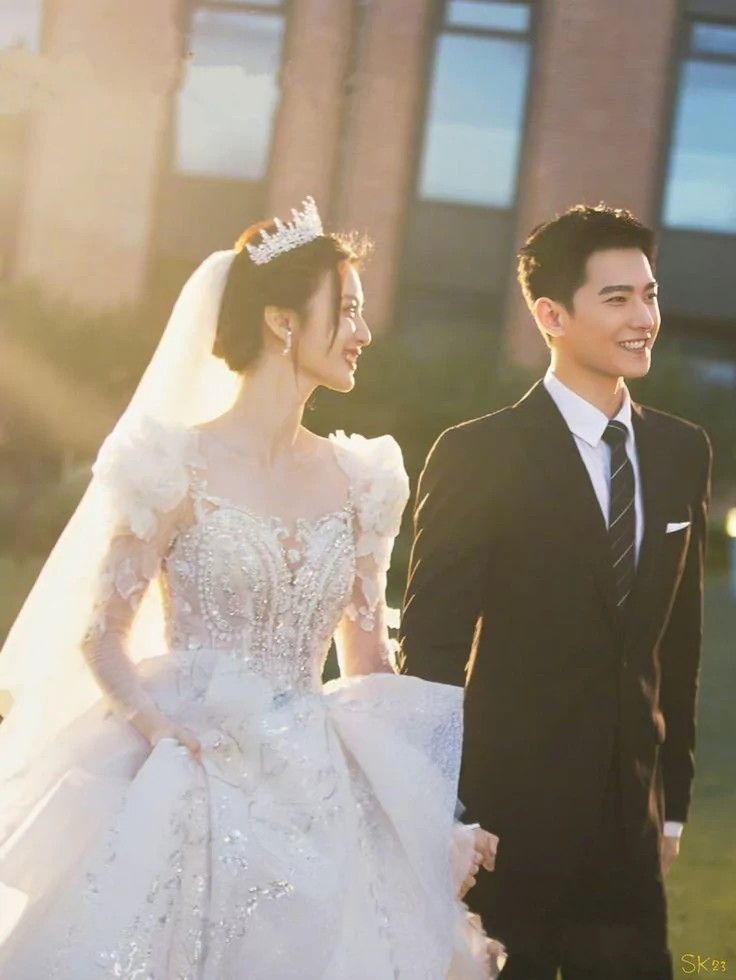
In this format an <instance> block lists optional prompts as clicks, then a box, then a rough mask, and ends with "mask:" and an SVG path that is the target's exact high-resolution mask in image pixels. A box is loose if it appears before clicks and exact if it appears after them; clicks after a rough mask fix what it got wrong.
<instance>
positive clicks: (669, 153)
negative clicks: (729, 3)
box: [657, 11, 736, 237]
mask: <svg viewBox="0 0 736 980" xmlns="http://www.w3.org/2000/svg"><path fill="white" fill-rule="evenodd" d="M698 24H703V25H710V26H714V27H730V28H732V29H733V30H734V31H736V14H734V17H733V19H728V18H726V17H724V16H723V15H718V14H705V13H698V12H696V11H691V12H686V13H684V14H683V15H682V17H681V21H680V31H679V36H678V39H677V44H676V49H675V52H674V58H673V67H672V74H671V80H670V100H669V102H670V106H669V112H668V114H667V119H666V123H665V126H666V128H665V130H664V132H665V134H666V138H665V139H664V140H663V141H662V156H661V161H662V162H661V166H660V176H661V179H660V181H659V188H660V193H659V201H658V202H657V204H658V207H657V214H658V216H659V226H660V228H661V229H662V230H663V231H664V232H668V231H672V232H685V233H687V234H691V235H706V236H707V235H716V236H727V237H733V236H736V228H734V230H732V231H726V230H723V229H716V228H705V227H702V226H690V225H679V224H670V223H669V222H667V221H666V219H665V205H666V202H667V194H668V191H669V186H670V175H671V169H672V160H673V151H674V139H675V126H676V124H677V116H678V111H679V107H680V103H681V98H682V95H683V91H684V69H685V66H686V65H687V63H688V62H690V61H699V62H703V63H707V64H725V65H733V66H734V68H736V53H734V54H727V53H719V52H713V51H699V50H698V49H697V48H695V46H694V44H693V38H694V33H695V32H694V28H695V26H696V25H698Z"/></svg>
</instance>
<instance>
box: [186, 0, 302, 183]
mask: <svg viewBox="0 0 736 980" xmlns="http://www.w3.org/2000/svg"><path fill="white" fill-rule="evenodd" d="M283 34H284V21H283V18H282V17H266V16H260V15H258V14H248V13H242V12H239V11H225V10H222V11H220V10H198V11H197V12H196V13H195V16H194V21H193V25H192V36H191V41H190V47H191V51H192V60H191V61H190V63H189V66H188V69H187V73H186V78H185V80H184V84H183V85H182V88H181V90H180V92H179V100H178V118H177V123H178V125H177V145H176V168H177V170H178V171H179V172H183V173H190V174H203V175H211V176H217V177H239V178H243V179H247V180H260V179H261V178H262V177H263V176H264V175H265V172H266V167H267V166H268V156H269V151H270V146H271V131H272V127H273V119H274V114H275V111H276V106H277V103H278V98H279V90H278V85H277V78H278V72H279V70H280V67H281V50H282V44H283Z"/></svg>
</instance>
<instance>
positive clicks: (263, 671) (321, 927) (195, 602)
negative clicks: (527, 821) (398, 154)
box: [0, 198, 496, 980]
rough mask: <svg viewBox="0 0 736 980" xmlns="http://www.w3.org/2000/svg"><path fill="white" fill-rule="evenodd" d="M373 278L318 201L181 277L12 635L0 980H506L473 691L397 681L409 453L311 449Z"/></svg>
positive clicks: (353, 363)
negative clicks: (489, 923) (470, 746)
mask: <svg viewBox="0 0 736 980" xmlns="http://www.w3.org/2000/svg"><path fill="white" fill-rule="evenodd" d="M360 258H361V250H360V248H359V247H358V246H356V244H355V243H354V241H353V240H352V239H346V238H342V237H339V236H337V235H333V234H325V233H324V232H323V229H322V224H321V221H320V217H319V214H318V212H317V208H316V205H315V204H314V201H313V200H312V199H311V198H308V199H307V200H306V201H305V202H304V204H303V209H302V210H301V211H292V220H291V221H290V222H287V223H282V222H280V221H279V220H278V219H274V221H273V222H263V223H261V224H259V225H255V226H253V227H252V228H251V229H249V230H248V231H247V232H245V234H244V235H243V236H242V238H241V239H240V241H239V242H238V244H237V246H236V248H235V249H234V250H231V251H223V252H217V253H215V254H213V255H212V256H210V257H209V258H208V259H207V260H206V261H205V262H204V263H203V264H202V265H201V266H200V267H199V268H198V269H197V270H196V271H195V272H194V274H193V275H192V277H191V278H190V279H189V281H188V282H187V284H186V285H185V286H184V289H183V291H182V293H181V295H180V297H179V299H178V301H177V303H176V305H175V307H174V311H173V313H172V316H171V319H170V321H169V324H168V326H167V329H166V331H165V333H164V336H163V338H162V340H161V342H160V344H159V347H158V349H157V351H156V353H155V355H154V357H153V360H152V361H151V363H150V365H149V367H148V369H147V370H146V373H145V374H144V377H143V379H142V381H141V383H140V385H139V387H138V390H137V391H136V393H135V395H134V397H133V399H132V401H131V403H130V405H129V406H128V409H127V410H126V412H125V413H124V415H123V417H122V418H121V420H120V421H119V423H118V424H117V426H116V427H115V429H114V431H113V432H112V434H111V435H110V436H109V437H108V439H107V440H106V442H105V444H104V445H103V447H102V449H101V451H100V453H99V456H98V458H97V461H96V462H95V465H94V467H93V474H94V476H93V480H92V482H91V484H90V486H89V488H88V490H87V492H86V494H85V496H84V498H83V500H82V502H81V503H80V505H79V507H78V509H77V511H76V513H75V515H74V516H73V518H72V520H71V521H70V523H69V525H68V526H67V528H66V530H65V531H64V533H63V535H62V537H61V538H60V540H59V542H58V543H57V545H56V547H55V549H54V551H53V552H52V554H51V557H50V558H49V560H48V562H47V564H46V566H45V568H44V570H43V572H42V573H41V575H40V577H39V579H38V581H37V582H36V585H35V586H34V589H33V591H32V592H31V594H30V596H29V598H28V600H27V601H26V604H25V606H24V608H23V610H22V612H21V614H20V616H19V617H18V620H17V621H16V623H15V625H14V627H13V629H12V631H11V633H10V636H9V638H8V642H7V644H6V648H5V650H4V651H3V654H2V656H1V657H0V688H7V689H9V690H10V691H11V693H12V694H13V697H14V701H15V705H14V708H13V710H12V711H11V713H10V715H9V717H8V719H7V720H6V721H5V722H4V724H3V725H2V728H0V772H1V773H2V776H3V777H4V779H5V786H4V793H3V797H2V803H0V842H2V843H1V845H0V908H1V909H2V911H1V912H0V936H4V941H3V942H2V944H1V945H0V975H1V976H2V977H3V978H4V980H38V978H41V977H44V978H62V980H72V978H73V980H92V978H100V977H125V978H134V977H135V978H141V980H143V978H147V980H179V978H182V980H184V978H186V980H190V978H191V980H195V978H198V980H241V978H243V980H244V978H246V977H247V978H249V980H257V978H261V980H289V978H294V980H296V978H299V980H312V978H315V980H316V978H326V980H383V978H387V980H388V978H394V977H407V978H438V980H440V978H446V977H453V978H466V977H467V978H474V977H488V976H494V975H495V972H496V967H495V966H494V965H493V964H492V962H491V959H492V957H491V945H492V944H490V942H489V941H488V940H487V939H486V938H485V936H484V934H483V933H482V930H481V929H480V928H479V925H478V923H477V921H475V920H473V918H472V917H471V916H470V915H469V913H468V910H467V908H466V907H465V906H464V905H463V904H462V901H461V897H460V896H461V895H462V894H464V892H465V890H466V889H467V888H468V887H469V886H470V885H471V884H472V883H473V881H474V876H475V874H476V873H477V872H478V870H479V867H480V865H481V863H483V864H484V865H485V866H486V867H488V868H489V869H490V868H492V866H493V859H494V852H495V845H496V839H495V838H493V836H492V835H490V834H488V833H486V832H485V831H483V830H481V829H480V828H476V827H467V828H466V827H463V826H462V825H460V824H456V823H454V821H453V811H454V806H455V802H456V785H457V777H458V766H459V753H460V742H461V730H462V697H463V692H462V689H460V688H456V687H450V686H447V685H441V684H433V683H429V682H426V681H422V680H419V679H416V678H411V677H405V676H399V675H397V674H396V673H395V671H394V666H393V655H392V654H393V651H392V641H391V640H390V639H389V632H388V630H389V627H390V626H391V625H392V624H393V614H392V611H391V610H389V609H387V608H386V602H385V587H386V572H387V569H388V567H389V561H390V555H391V550H392V546H393V540H394V537H395V536H396V534H397V533H398V530H399V525H400V522H401V515H402V511H403V509H404V505H405V503H406V501H407V498H408V494H409V485H408V479H407V476H406V473H405V471H404V467H403V463H402V457H401V451H400V449H399V447H398V445H397V444H396V442H395V441H394V440H393V439H392V438H391V437H390V436H383V437H381V438H377V439H365V438H363V437H362V436H358V435H353V436H352V437H347V436H345V435H344V433H342V432H338V433H336V434H335V435H333V436H331V437H330V438H329V439H322V438H320V437H318V436H316V435H314V434H313V433H311V432H309V431H308V430H307V429H306V428H304V427H303V425H302V414H303V410H304V405H305V403H306V401H307V400H308V398H309V397H310V395H311V394H312V392H313V391H314V390H315V389H316V388H317V387H318V386H325V387H327V388H331V389H333V390H335V391H341V392H348V391H350V390H351V389H352V388H353V385H354V383H355V373H356V368H357V365H358V359H359V357H360V356H361V354H362V351H363V350H364V349H365V347H367V345H368V344H369V343H370V340H371V335H370V332H369V330H368V327H367V325H366V322H365V320H364V318H363V294H362V287H361V281H360V275H359V271H358V268H359V262H360ZM153 583H155V586H156V587H151V588H149V585H152V584H153ZM333 637H334V639H335V643H336V647H337V654H338V660H339V664H340V673H341V677H340V679H339V680H338V681H333V682H331V683H328V684H326V685H324V686H323V685H322V682H321V672H322V668H323V664H324V661H325V658H326V655H327V653H328V650H329V647H330V643H331V640H332V638H333ZM100 690H101V691H102V693H103V694H104V698H102V699H100Z"/></svg>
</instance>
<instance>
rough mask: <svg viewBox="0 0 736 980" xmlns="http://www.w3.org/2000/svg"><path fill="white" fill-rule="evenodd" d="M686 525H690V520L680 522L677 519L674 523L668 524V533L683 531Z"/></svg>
mask: <svg viewBox="0 0 736 980" xmlns="http://www.w3.org/2000/svg"><path fill="white" fill-rule="evenodd" d="M684 527H690V521H680V522H679V523H678V522H677V521H675V523H673V524H668V525H667V531H666V533H667V534H672V532H673V531H681V530H682V529H683V528H684Z"/></svg>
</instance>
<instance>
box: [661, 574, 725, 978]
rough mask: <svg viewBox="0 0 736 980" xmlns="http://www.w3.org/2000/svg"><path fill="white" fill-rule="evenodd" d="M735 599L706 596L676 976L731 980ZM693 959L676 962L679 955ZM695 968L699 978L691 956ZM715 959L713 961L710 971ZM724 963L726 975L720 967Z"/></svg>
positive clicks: (675, 895)
mask: <svg viewBox="0 0 736 980" xmlns="http://www.w3.org/2000/svg"><path fill="white" fill-rule="evenodd" d="M735 733H736V600H734V599H733V598H731V597H730V596H729V594H728V587H727V582H726V579H725V577H719V578H711V579H709V581H708V585H707V589H706V620H705V650H704V653H703V666H702V672H701V683H700V701H699V712H698V750H697V764H696V776H695V793H694V799H693V804H692V808H691V811H690V819H689V822H688V824H687V826H686V828H685V832H684V835H683V839H682V849H681V852H680V857H679V858H678V860H677V861H676V862H675V865H674V867H673V869H672V872H671V873H670V876H669V880H668V883H667V891H668V894H669V904H670V944H671V947H672V954H673V958H674V962H675V974H676V976H700V977H708V976H713V975H717V976H719V977H732V978H736V778H735V777H736V739H735ZM688 953H689V954H692V955H693V956H694V957H695V958H694V959H690V960H685V961H684V962H683V960H682V959H681V958H682V956H683V955H685V954H688ZM698 955H700V956H701V958H702V960H703V961H704V960H705V958H706V957H710V958H711V962H709V963H708V964H707V967H705V966H703V965H702V964H701V970H700V973H698V972H697V956H698ZM713 960H715V961H717V965H718V969H717V970H716V969H715V966H714V963H713V962H712V961H713ZM723 961H725V964H726V966H725V970H723V969H722V968H721V966H720V964H721V963H722V962H723Z"/></svg>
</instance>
